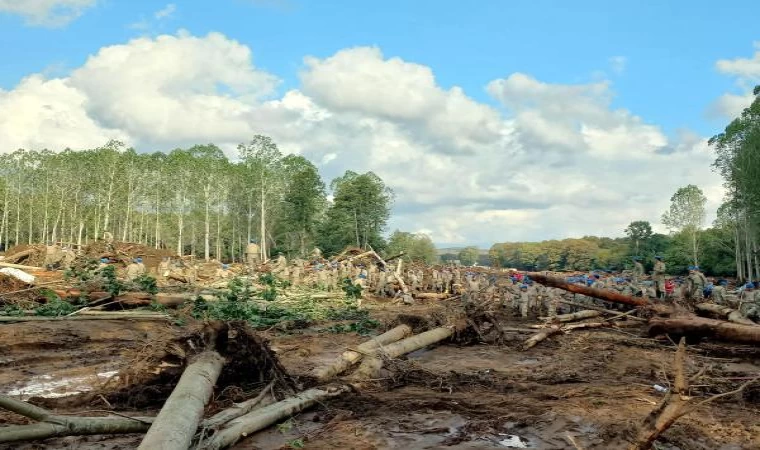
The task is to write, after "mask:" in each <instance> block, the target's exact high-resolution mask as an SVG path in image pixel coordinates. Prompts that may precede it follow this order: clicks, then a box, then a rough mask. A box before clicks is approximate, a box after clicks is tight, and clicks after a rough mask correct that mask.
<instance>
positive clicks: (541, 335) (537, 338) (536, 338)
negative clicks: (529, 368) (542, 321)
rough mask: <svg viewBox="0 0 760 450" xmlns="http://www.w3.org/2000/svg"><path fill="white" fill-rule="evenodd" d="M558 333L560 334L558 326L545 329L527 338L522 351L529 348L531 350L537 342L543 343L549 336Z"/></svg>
mask: <svg viewBox="0 0 760 450" xmlns="http://www.w3.org/2000/svg"><path fill="white" fill-rule="evenodd" d="M560 333H562V328H560V327H559V326H552V327H549V328H545V329H543V330H541V331H539V332H538V333H536V334H534V335H533V336H531V337H530V338H528V340H527V341H525V343H523V348H522V349H523V350H528V349H529V348H533V347H535V346H536V345H537V344H538V343H539V342H541V341H544V340H546V339H548V338H550V337H551V336H554V335H555V334H560Z"/></svg>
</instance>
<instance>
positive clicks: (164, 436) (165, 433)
mask: <svg viewBox="0 0 760 450" xmlns="http://www.w3.org/2000/svg"><path fill="white" fill-rule="evenodd" d="M223 365H224V358H222V357H221V355H219V353H217V352H215V351H205V352H203V353H201V354H200V355H198V357H197V358H196V359H195V361H194V362H193V363H191V364H190V365H189V366H187V368H186V369H185V371H184V372H183V373H182V377H181V378H180V379H179V382H178V383H177V386H176V387H175V388H174V390H173V391H172V393H171V395H170V396H169V398H168V399H166V403H164V406H163V408H161V411H160V412H159V413H158V416H157V417H156V419H155V420H154V422H153V424H152V425H151V426H150V429H149V430H148V432H147V433H146V434H145V438H143V440H142V442H141V443H140V446H139V447H138V449H141V450H152V449H161V450H172V449H174V450H187V449H188V448H190V444H191V443H192V440H193V436H194V435H195V430H196V429H197V428H198V423H199V422H200V420H201V418H202V417H203V410H204V408H205V407H206V403H208V401H209V399H210V398H211V394H212V393H213V389H214V384H215V383H216V380H217V378H219V374H221V372H222V366H223Z"/></svg>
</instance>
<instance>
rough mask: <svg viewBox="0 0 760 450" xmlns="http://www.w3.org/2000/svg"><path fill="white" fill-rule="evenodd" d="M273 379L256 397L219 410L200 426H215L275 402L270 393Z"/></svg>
mask: <svg viewBox="0 0 760 450" xmlns="http://www.w3.org/2000/svg"><path fill="white" fill-rule="evenodd" d="M273 386H274V381H273V382H271V383H269V384H268V385H267V386H266V387H265V388H264V389H262V390H261V392H260V393H259V395H257V396H256V397H254V398H252V399H250V400H246V401H244V402H242V403H237V404H235V405H234V406H233V407H231V408H227V409H225V410H222V411H219V412H218V413H216V414H214V415H213V416H211V417H209V418H208V419H206V420H204V421H203V422H202V423H201V427H202V428H217V427H219V426H220V425H223V424H225V423H227V422H229V421H231V420H234V419H237V418H238V417H240V416H243V415H245V414H248V413H249V412H251V411H252V410H253V409H254V408H263V407H265V406H269V405H271V404H272V403H274V402H275V398H274V397H273V396H272V395H271V394H272V392H271V391H272V387H273Z"/></svg>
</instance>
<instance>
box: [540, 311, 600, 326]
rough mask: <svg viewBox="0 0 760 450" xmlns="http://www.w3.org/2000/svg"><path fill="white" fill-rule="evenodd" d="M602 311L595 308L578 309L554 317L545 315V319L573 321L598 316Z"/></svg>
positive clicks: (561, 321)
mask: <svg viewBox="0 0 760 450" xmlns="http://www.w3.org/2000/svg"><path fill="white" fill-rule="evenodd" d="M601 315H602V313H601V312H599V311H595V310H585V311H578V312H574V313H571V314H560V315H558V316H554V317H547V318H546V319H547V320H550V321H552V322H560V323H564V322H575V321H576V320H584V319H591V318H593V317H599V316H601Z"/></svg>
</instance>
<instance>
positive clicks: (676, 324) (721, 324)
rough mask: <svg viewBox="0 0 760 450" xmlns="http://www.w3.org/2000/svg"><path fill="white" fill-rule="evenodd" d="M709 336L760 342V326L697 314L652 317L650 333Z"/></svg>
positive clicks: (740, 341)
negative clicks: (662, 317)
mask: <svg viewBox="0 0 760 450" xmlns="http://www.w3.org/2000/svg"><path fill="white" fill-rule="evenodd" d="M660 334H672V335H677V336H692V337H708V338H714V339H718V340H723V341H730V342H737V343H742V344H760V327H759V326H757V325H743V324H738V323H732V322H725V321H722V320H715V319H706V318H704V317H697V316H684V317H674V318H668V319H651V320H650V321H649V335H650V336H657V335H660Z"/></svg>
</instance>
